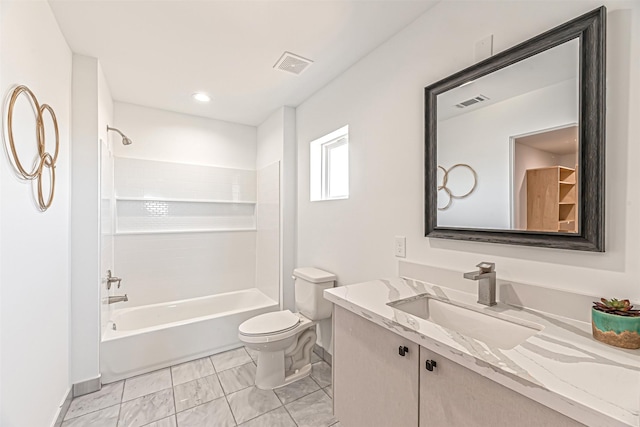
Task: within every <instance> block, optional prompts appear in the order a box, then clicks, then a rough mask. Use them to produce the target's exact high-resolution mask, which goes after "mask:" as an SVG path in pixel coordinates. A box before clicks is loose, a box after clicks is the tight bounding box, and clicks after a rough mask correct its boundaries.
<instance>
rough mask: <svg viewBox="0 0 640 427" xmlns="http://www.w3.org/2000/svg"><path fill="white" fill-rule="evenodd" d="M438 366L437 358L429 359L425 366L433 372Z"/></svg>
mask: <svg viewBox="0 0 640 427" xmlns="http://www.w3.org/2000/svg"><path fill="white" fill-rule="evenodd" d="M436 366H438V365H437V364H436V361H435V360H427V361H426V362H425V368H427V371H429V372H432V371H433V370H434V369H435V367H436Z"/></svg>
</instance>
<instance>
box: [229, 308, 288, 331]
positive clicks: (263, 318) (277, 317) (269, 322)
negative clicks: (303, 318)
mask: <svg viewBox="0 0 640 427" xmlns="http://www.w3.org/2000/svg"><path fill="white" fill-rule="evenodd" d="M299 322H300V318H299V317H298V316H296V315H295V314H293V313H292V312H291V311H289V310H283V311H275V312H273V313H265V314H261V315H259V316H256V317H252V318H251V319H249V320H247V321H245V322H243V323H242V324H241V325H240V327H239V328H238V331H239V332H240V333H241V334H243V335H264V334H273V333H275V332H281V331H284V330H287V329H291V328H293V327H295V326H296V325H297V324H298V323H299Z"/></svg>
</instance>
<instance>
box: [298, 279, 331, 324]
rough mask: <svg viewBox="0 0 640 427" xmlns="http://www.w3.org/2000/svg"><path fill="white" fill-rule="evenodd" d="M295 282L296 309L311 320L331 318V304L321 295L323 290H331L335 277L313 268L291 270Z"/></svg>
mask: <svg viewBox="0 0 640 427" xmlns="http://www.w3.org/2000/svg"><path fill="white" fill-rule="evenodd" d="M293 279H294V280H295V299H296V309H297V310H298V312H299V313H302V314H303V315H304V316H305V317H307V318H308V319H311V320H322V319H327V318H329V317H331V303H330V302H329V301H327V300H326V299H324V296H323V295H322V293H323V291H324V290H325V289H329V288H333V286H334V284H335V281H336V276H335V274H333V273H329V272H327V271H323V270H320V269H317V268H314V267H304V268H296V269H295V270H293Z"/></svg>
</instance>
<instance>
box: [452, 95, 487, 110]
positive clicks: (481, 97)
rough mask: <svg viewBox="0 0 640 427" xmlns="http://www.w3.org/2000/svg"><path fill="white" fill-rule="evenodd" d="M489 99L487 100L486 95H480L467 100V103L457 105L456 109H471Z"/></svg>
mask: <svg viewBox="0 0 640 427" xmlns="http://www.w3.org/2000/svg"><path fill="white" fill-rule="evenodd" d="M488 99H489V98H487V97H486V96H484V95H478V96H475V97H473V98H470V99H467V100H466V101H462V102H461V103H459V104H456V107H458V108H467V107H471V106H472V105H474V104H477V103H478V102H483V101H486V100H488Z"/></svg>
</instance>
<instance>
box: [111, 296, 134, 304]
mask: <svg viewBox="0 0 640 427" xmlns="http://www.w3.org/2000/svg"><path fill="white" fill-rule="evenodd" d="M127 301H129V297H127V294H124V295H117V296H113V297H109V304H113V303H115V302H127Z"/></svg>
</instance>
